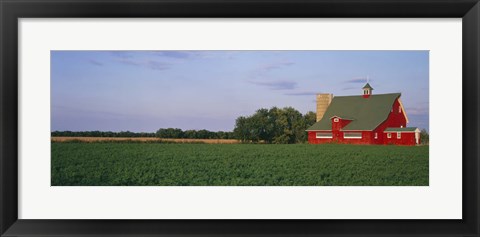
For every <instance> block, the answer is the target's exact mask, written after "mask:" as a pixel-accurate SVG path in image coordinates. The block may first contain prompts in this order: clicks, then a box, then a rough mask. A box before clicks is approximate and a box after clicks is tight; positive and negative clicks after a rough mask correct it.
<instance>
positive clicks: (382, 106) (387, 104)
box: [307, 93, 401, 131]
mask: <svg viewBox="0 0 480 237" xmlns="http://www.w3.org/2000/svg"><path fill="white" fill-rule="evenodd" d="M400 95H401V94H400V93H391V94H378V95H371V96H370V97H369V98H363V96H335V97H333V100H332V102H331V103H330V105H329V106H328V108H327V111H325V114H324V115H323V118H322V119H321V120H320V121H318V122H316V123H315V124H313V125H312V126H311V127H310V128H308V129H307V131H317V130H332V120H331V119H330V118H332V117H334V116H337V117H340V118H348V119H349V120H352V122H350V123H349V124H347V126H345V127H343V129H342V130H344V131H345V130H368V131H371V130H374V129H375V128H376V127H377V126H378V125H380V124H381V123H382V122H383V121H385V120H386V119H387V117H388V114H389V113H390V110H391V109H392V105H393V103H394V102H395V100H396V99H398V98H399V97H400Z"/></svg>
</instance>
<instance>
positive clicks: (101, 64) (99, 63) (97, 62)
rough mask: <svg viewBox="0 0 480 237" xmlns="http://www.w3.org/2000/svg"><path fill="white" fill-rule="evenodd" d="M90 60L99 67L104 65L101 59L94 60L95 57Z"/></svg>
mask: <svg viewBox="0 0 480 237" xmlns="http://www.w3.org/2000/svg"><path fill="white" fill-rule="evenodd" d="M88 62H89V63H90V64H92V65H95V66H99V67H101V66H103V63H101V62H99V61H96V60H93V59H90V60H88Z"/></svg>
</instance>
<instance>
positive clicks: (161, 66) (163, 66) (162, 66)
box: [146, 61, 171, 70]
mask: <svg viewBox="0 0 480 237" xmlns="http://www.w3.org/2000/svg"><path fill="white" fill-rule="evenodd" d="M146 67H148V68H150V69H153V70H167V69H170V68H171V64H169V63H163V62H157V61H148V62H147V63H146Z"/></svg>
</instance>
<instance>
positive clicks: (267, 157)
mask: <svg viewBox="0 0 480 237" xmlns="http://www.w3.org/2000/svg"><path fill="white" fill-rule="evenodd" d="M51 151H52V160H51V161H52V164H51V171H52V176H51V177H52V178H51V183H52V185H53V186H63V185H65V186H122V185H130V186H412V185H420V186H427V185H429V178H428V177H429V176H428V173H429V170H428V167H429V161H428V146H416V147H405V146H373V145H370V146H361V145H339V144H325V145H309V144H292V145H271V144H182V143H141V142H136V143H129V142H52V143H51Z"/></svg>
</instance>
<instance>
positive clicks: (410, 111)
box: [405, 106, 429, 115]
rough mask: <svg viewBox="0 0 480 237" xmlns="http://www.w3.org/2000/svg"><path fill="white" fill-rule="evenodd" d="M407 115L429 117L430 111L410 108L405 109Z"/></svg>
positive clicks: (422, 108) (422, 107)
mask: <svg viewBox="0 0 480 237" xmlns="http://www.w3.org/2000/svg"><path fill="white" fill-rule="evenodd" d="M405 110H406V112H407V115H410V114H411V115H428V112H429V109H428V107H425V106H421V107H408V108H405Z"/></svg>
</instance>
